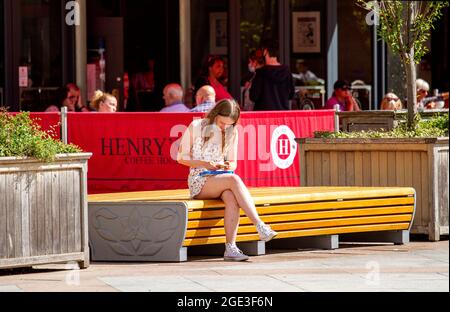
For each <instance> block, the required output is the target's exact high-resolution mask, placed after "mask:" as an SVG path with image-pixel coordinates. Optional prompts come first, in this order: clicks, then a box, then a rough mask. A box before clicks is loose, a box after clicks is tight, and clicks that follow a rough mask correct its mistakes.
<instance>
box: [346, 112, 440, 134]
mask: <svg viewBox="0 0 450 312" xmlns="http://www.w3.org/2000/svg"><path fill="white" fill-rule="evenodd" d="M443 114H448V109H434V110H426V111H423V112H421V113H420V116H421V118H423V119H428V118H431V117H433V116H436V115H443ZM406 115H407V111H406V110H401V111H397V112H394V111H362V112H339V113H338V116H339V120H340V124H341V130H342V131H345V132H354V131H368V130H373V131H380V130H385V131H391V130H393V129H394V128H395V127H397V126H398V125H399V123H400V122H401V121H402V120H406Z"/></svg>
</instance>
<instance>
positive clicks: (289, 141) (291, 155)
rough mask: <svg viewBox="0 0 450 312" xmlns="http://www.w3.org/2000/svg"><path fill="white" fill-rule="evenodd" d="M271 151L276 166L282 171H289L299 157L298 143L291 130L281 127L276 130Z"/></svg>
mask: <svg viewBox="0 0 450 312" xmlns="http://www.w3.org/2000/svg"><path fill="white" fill-rule="evenodd" d="M270 150H271V152H272V159H273V162H274V164H275V166H277V167H278V168H280V169H287V168H289V167H290V166H292V164H293V163H294V160H295V156H296V155H297V143H296V142H295V134H294V132H293V131H292V130H291V128H289V127H288V126H280V127H278V128H276V129H275V131H274V132H273V135H272V143H271V145H270Z"/></svg>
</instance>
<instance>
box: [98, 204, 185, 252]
mask: <svg viewBox="0 0 450 312" xmlns="http://www.w3.org/2000/svg"><path fill="white" fill-rule="evenodd" d="M106 223H108V226H106V225H105V224H106ZM111 225H113V226H111ZM179 226H180V216H179V214H178V212H177V211H176V210H174V209H170V208H161V209H159V210H157V211H156V213H155V214H154V215H153V216H152V217H149V216H143V215H142V214H141V212H140V211H139V209H138V208H134V209H132V210H131V212H130V214H129V215H128V216H118V215H116V214H115V213H113V212H112V211H111V210H109V209H101V210H99V211H98V212H97V213H96V214H95V220H94V227H95V229H96V231H97V234H98V235H99V236H100V237H101V238H102V239H104V240H105V241H106V242H107V244H108V245H109V246H110V247H111V249H112V250H113V251H114V252H115V253H116V254H118V255H121V256H141V257H151V256H155V255H157V254H158V253H159V252H160V251H161V250H162V249H163V247H164V245H165V244H166V242H167V241H169V240H170V239H171V238H172V237H173V236H174V234H175V233H176V232H177V231H178V229H179ZM108 228H110V229H111V228H120V229H121V231H118V232H116V234H114V233H113V232H112V231H110V230H107V229H108ZM117 233H120V235H119V234H117ZM118 235H119V237H117V236H118Z"/></svg>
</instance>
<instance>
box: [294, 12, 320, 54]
mask: <svg viewBox="0 0 450 312" xmlns="http://www.w3.org/2000/svg"><path fill="white" fill-rule="evenodd" d="M292 26H293V31H292V35H293V40H292V42H293V52H294V53H320V12H293V13H292Z"/></svg>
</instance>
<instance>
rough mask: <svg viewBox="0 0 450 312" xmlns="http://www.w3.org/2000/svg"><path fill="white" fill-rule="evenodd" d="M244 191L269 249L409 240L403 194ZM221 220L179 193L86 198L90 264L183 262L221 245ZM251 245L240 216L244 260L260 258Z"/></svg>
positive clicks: (410, 205) (253, 238) (409, 194)
mask: <svg viewBox="0 0 450 312" xmlns="http://www.w3.org/2000/svg"><path fill="white" fill-rule="evenodd" d="M250 192H251V194H252V197H253V198H254V200H255V204H256V206H257V209H258V212H259V214H260V215H261V218H262V220H263V221H264V222H266V223H267V224H270V225H271V226H272V228H273V229H274V230H276V231H277V232H279V235H278V236H277V237H276V239H275V240H274V244H276V243H277V242H282V241H286V240H285V239H295V238H302V237H314V238H321V239H325V242H326V243H325V245H327V244H328V245H329V246H330V247H329V248H336V240H333V237H334V238H336V236H337V235H343V234H349V233H367V232H370V233H377V234H379V235H380V234H383V233H384V234H388V236H387V238H388V240H390V241H392V242H394V243H400V244H401V243H405V242H407V241H408V239H409V229H410V228H411V223H412V220H413V217H414V211H415V191H414V189H411V188H355V187H333V188H331V187H307V188H306V187H305V188H256V189H250ZM223 217H224V204H223V202H222V201H220V200H191V199H190V198H189V194H188V191H187V190H176V191H154V192H138V193H119V194H104V195H91V196H89V236H90V246H91V252H92V260H93V261H171V262H172V261H175V262H177V261H186V260H187V248H188V247H193V246H200V245H216V244H221V245H222V244H224V243H225V230H224V220H223ZM385 238H386V237H385ZM385 238H384V239H385ZM258 239H259V237H258V234H257V232H256V229H255V227H254V226H253V224H252V223H251V221H250V220H249V219H248V218H247V217H245V215H244V214H241V219H240V227H239V233H238V238H237V241H238V242H240V243H241V244H240V246H244V248H243V249H245V250H247V252H249V253H250V254H263V253H264V252H265V250H264V243H263V242H258ZM249 242H250V244H249ZM288 242H289V240H288ZM291 244H294V243H293V242H291ZM295 244H297V243H295ZM321 244H322V245H323V241H322V243H321V242H320V241H319V242H318V246H319V247H320V245H321ZM333 246H334V247H333ZM292 247H293V248H297V245H295V246H292ZM324 248H327V247H324ZM245 250H244V251H245Z"/></svg>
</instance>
